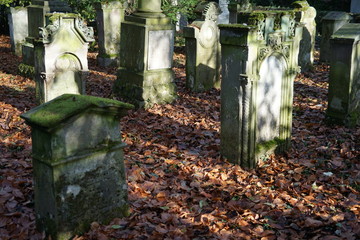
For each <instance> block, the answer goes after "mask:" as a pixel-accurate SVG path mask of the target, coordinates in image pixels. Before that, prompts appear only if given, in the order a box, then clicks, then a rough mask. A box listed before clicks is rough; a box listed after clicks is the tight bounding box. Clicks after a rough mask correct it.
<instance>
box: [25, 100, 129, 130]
mask: <svg viewBox="0 0 360 240" xmlns="http://www.w3.org/2000/svg"><path fill="white" fill-rule="evenodd" d="M94 107H95V108H111V107H115V108H118V109H125V110H129V109H132V108H133V107H134V106H133V105H131V104H128V103H124V102H120V101H116V100H112V99H107V98H100V97H94V96H86V95H76V94H64V95H61V96H60V97H57V98H55V99H53V100H52V101H50V102H47V103H44V104H42V105H40V106H38V107H36V108H34V109H32V110H30V111H28V112H27V113H24V114H23V115H22V117H23V118H25V119H26V121H27V122H29V124H30V125H31V124H36V125H38V126H41V127H45V128H51V127H54V126H57V125H58V124H60V123H61V122H63V121H65V120H66V119H68V118H70V117H72V116H75V115H76V114H78V113H80V112H83V111H84V110H86V109H89V108H94Z"/></svg>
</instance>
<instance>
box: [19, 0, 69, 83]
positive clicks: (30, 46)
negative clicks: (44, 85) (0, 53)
mask: <svg viewBox="0 0 360 240" xmlns="http://www.w3.org/2000/svg"><path fill="white" fill-rule="evenodd" d="M27 8H28V33H29V36H28V37H27V38H26V41H25V43H24V44H23V46H22V63H21V64H19V67H18V68H19V72H20V74H21V75H23V76H28V77H33V76H34V73H35V67H34V66H35V53H34V41H35V39H37V38H38V37H39V28H40V27H45V25H46V24H47V23H46V17H45V15H46V14H47V13H52V12H71V8H70V7H69V5H68V4H67V3H66V2H65V1H61V0H49V1H43V0H32V1H31V5H30V6H28V7H27Z"/></svg>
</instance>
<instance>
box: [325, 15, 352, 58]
mask: <svg viewBox="0 0 360 240" xmlns="http://www.w3.org/2000/svg"><path fill="white" fill-rule="evenodd" d="M351 20H352V17H351V15H350V14H349V13H346V12H337V11H333V12H329V13H328V14H326V15H325V16H324V17H323V18H322V19H321V21H322V32H321V41H320V61H322V62H330V60H331V59H330V56H331V51H332V49H331V48H330V38H331V36H332V35H333V34H334V33H335V32H336V31H337V30H339V28H341V27H342V26H343V25H344V24H346V23H349V22H350V21H351Z"/></svg>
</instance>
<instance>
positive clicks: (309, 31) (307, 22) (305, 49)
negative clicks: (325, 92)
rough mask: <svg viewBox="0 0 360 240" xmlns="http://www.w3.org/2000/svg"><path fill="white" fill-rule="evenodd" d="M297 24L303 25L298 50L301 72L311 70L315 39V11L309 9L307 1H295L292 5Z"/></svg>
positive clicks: (311, 8)
mask: <svg viewBox="0 0 360 240" xmlns="http://www.w3.org/2000/svg"><path fill="white" fill-rule="evenodd" d="M293 7H294V8H295V11H296V18H297V21H298V22H301V23H303V24H304V28H303V35H302V40H301V42H300V49H299V59H298V61H299V66H300V67H301V71H302V72H306V71H308V70H309V69H311V68H312V66H313V63H314V51H315V37H316V22H315V17H316V9H315V8H313V7H311V6H310V5H309V3H308V2H307V1H296V2H294V3H293Z"/></svg>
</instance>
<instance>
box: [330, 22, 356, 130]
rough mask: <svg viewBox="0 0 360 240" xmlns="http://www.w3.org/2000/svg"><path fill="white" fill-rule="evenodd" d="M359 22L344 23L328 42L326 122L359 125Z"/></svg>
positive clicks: (349, 125) (350, 125) (351, 125)
mask: <svg viewBox="0 0 360 240" xmlns="http://www.w3.org/2000/svg"><path fill="white" fill-rule="evenodd" d="M359 40H360V23H347V24H345V25H343V26H342V27H341V28H340V29H339V30H338V31H337V32H335V33H334V34H333V35H332V37H331V39H330V47H331V56H330V59H331V60H330V78H329V96H328V101H329V104H328V109H327V112H326V115H327V120H328V121H329V122H332V123H340V124H344V125H346V126H348V127H355V126H356V125H360V43H359Z"/></svg>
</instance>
